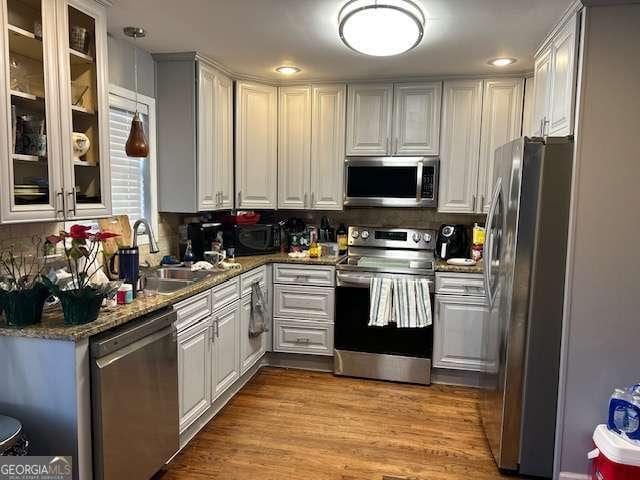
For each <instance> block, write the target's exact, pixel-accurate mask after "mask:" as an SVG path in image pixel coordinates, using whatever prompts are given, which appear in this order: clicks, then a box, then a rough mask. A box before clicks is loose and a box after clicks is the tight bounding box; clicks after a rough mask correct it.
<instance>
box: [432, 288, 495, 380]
mask: <svg viewBox="0 0 640 480" xmlns="http://www.w3.org/2000/svg"><path fill="white" fill-rule="evenodd" d="M487 321H489V315H488V308H487V305H486V303H485V299H484V297H479V296H457V295H438V294H436V300H435V316H434V322H433V323H434V330H433V335H434V339H433V366H434V367H437V368H449V369H455V370H469V371H486V370H492V369H493V368H494V367H495V359H490V358H485V357H484V356H483V355H484V352H485V349H483V331H484V328H485V322H487ZM488 351H493V349H491V348H490V349H488Z"/></svg>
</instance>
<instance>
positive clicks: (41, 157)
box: [0, 0, 64, 222]
mask: <svg viewBox="0 0 640 480" xmlns="http://www.w3.org/2000/svg"><path fill="white" fill-rule="evenodd" d="M0 9H1V14H2V17H1V18H2V28H3V35H2V37H1V39H0V47H1V52H2V65H3V66H4V67H5V68H3V69H0V70H1V71H0V79H1V80H0V81H1V82H2V83H4V90H3V91H2V94H1V95H0V106H1V108H0V112H3V113H4V115H5V117H4V121H0V125H3V128H0V145H1V147H2V155H1V163H2V165H1V169H0V179H2V182H1V188H2V192H0V193H1V195H0V203H1V205H2V215H1V218H2V221H3V222H7V221H8V222H21V221H34V220H56V219H58V220H61V219H63V218H64V198H63V191H62V171H61V169H60V165H61V161H60V128H59V125H60V124H59V97H58V89H57V85H58V69H57V51H56V43H57V39H56V35H57V33H56V32H57V28H56V23H55V18H56V16H55V2H52V1H50V0H0Z"/></svg>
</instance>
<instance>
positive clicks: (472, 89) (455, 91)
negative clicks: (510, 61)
mask: <svg viewBox="0 0 640 480" xmlns="http://www.w3.org/2000/svg"><path fill="white" fill-rule="evenodd" d="M481 112H482V80H452V81H446V82H444V94H443V108H442V142H441V149H440V150H441V151H440V190H439V192H438V211H440V212H448V213H472V212H474V211H475V208H476V198H477V196H476V189H477V181H478V154H479V147H480V122H481Z"/></svg>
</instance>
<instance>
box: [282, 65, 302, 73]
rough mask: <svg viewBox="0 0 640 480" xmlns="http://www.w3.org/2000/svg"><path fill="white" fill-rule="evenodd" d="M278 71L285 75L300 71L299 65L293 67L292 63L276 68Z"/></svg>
mask: <svg viewBox="0 0 640 480" xmlns="http://www.w3.org/2000/svg"><path fill="white" fill-rule="evenodd" d="M276 72H278V73H281V74H283V75H295V74H296V73H298V72H300V69H299V68H298V67H293V66H291V65H283V66H281V67H278V68H276Z"/></svg>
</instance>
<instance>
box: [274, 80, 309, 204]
mask: <svg viewBox="0 0 640 480" xmlns="http://www.w3.org/2000/svg"><path fill="white" fill-rule="evenodd" d="M278 96H279V105H278V208H284V209H305V208H308V207H309V206H310V205H309V197H310V185H309V178H310V173H309V170H310V167H311V87H310V86H302V87H280V89H279V92H278Z"/></svg>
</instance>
